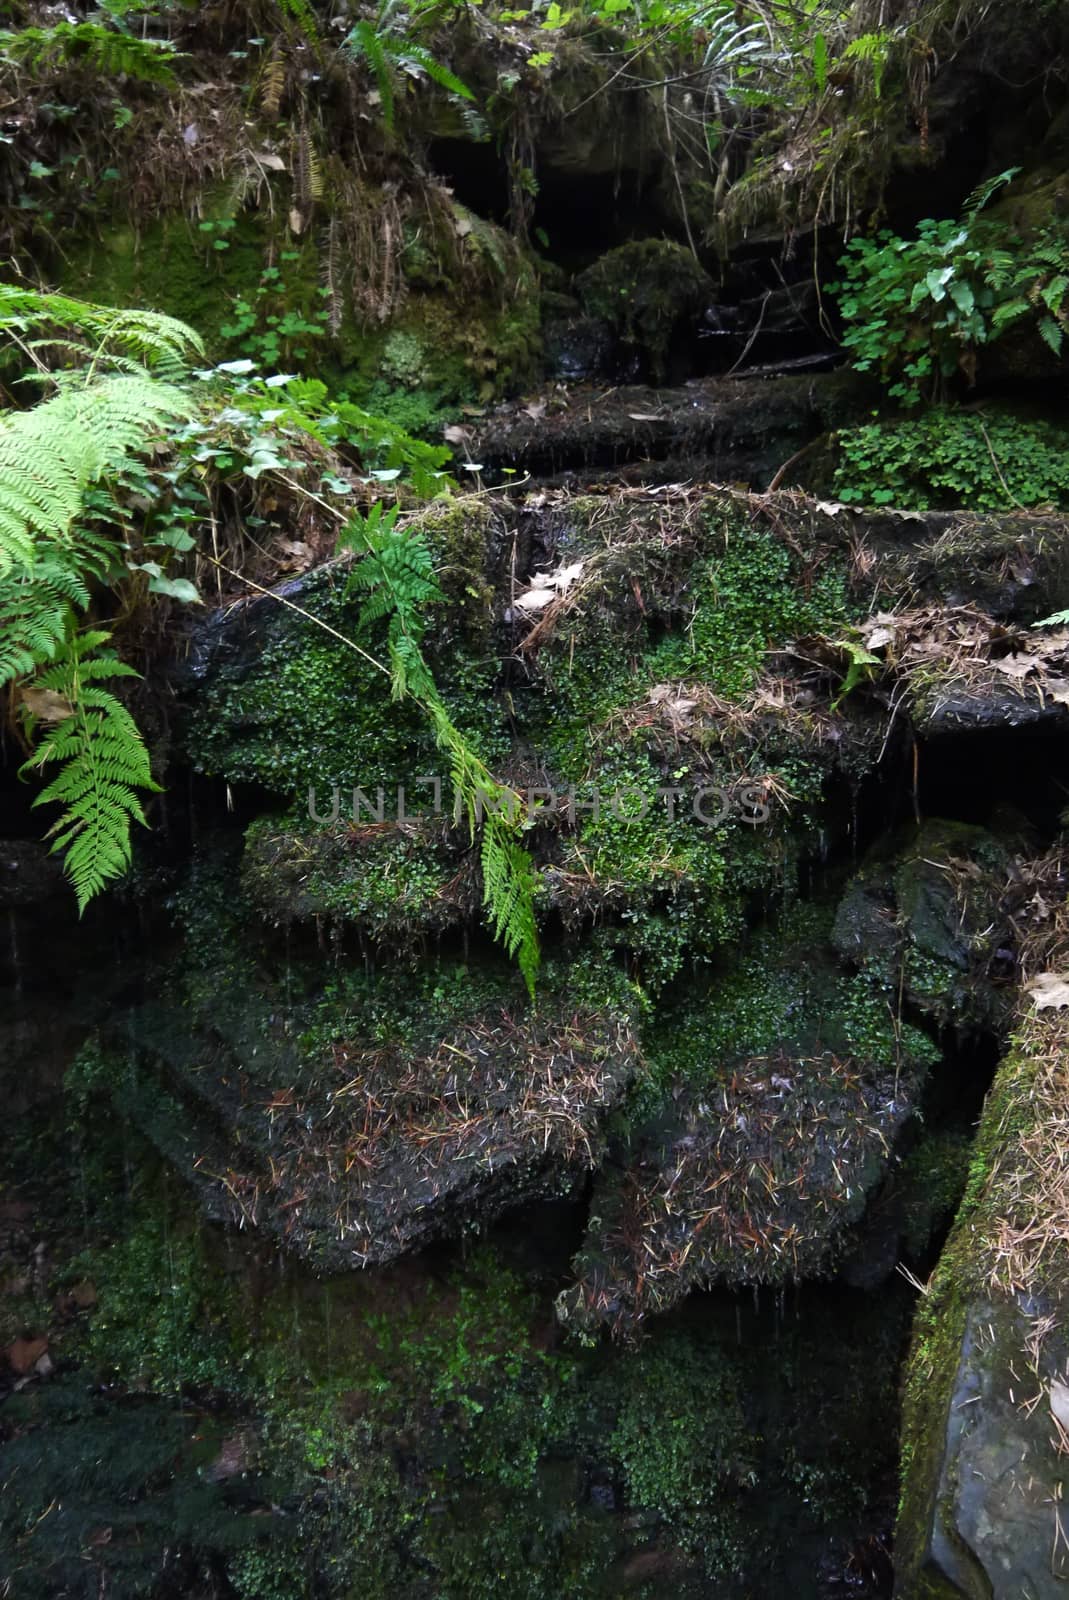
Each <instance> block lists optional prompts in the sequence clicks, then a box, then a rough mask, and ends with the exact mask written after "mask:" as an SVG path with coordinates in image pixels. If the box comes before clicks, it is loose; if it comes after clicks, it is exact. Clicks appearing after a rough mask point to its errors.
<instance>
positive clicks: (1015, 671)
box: [993, 656, 1039, 679]
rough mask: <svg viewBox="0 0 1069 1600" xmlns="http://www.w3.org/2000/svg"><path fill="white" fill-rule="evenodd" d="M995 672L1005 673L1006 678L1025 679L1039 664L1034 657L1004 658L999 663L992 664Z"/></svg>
mask: <svg viewBox="0 0 1069 1600" xmlns="http://www.w3.org/2000/svg"><path fill="white" fill-rule="evenodd" d="M993 664H994V668H995V671H996V672H1002V673H1005V675H1006V677H1007V678H1017V679H1021V678H1027V676H1028V674H1029V673H1030V672H1035V670H1036V668H1037V667H1038V665H1039V663H1038V662H1037V661H1036V659H1035V657H1034V656H1004V657H1003V659H1002V660H1001V661H996V662H994V663H993Z"/></svg>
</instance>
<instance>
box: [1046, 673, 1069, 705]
mask: <svg viewBox="0 0 1069 1600" xmlns="http://www.w3.org/2000/svg"><path fill="white" fill-rule="evenodd" d="M1043 693H1044V694H1045V695H1046V697H1047V699H1048V700H1053V701H1054V702H1055V704H1056V705H1059V706H1069V679H1066V678H1048V680H1047V681H1046V683H1044V685H1043Z"/></svg>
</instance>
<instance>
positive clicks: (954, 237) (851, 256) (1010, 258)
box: [830, 168, 1069, 406]
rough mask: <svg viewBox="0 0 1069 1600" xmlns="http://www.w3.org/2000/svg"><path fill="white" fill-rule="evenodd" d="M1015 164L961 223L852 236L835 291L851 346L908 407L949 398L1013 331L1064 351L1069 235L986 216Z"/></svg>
mask: <svg viewBox="0 0 1069 1600" xmlns="http://www.w3.org/2000/svg"><path fill="white" fill-rule="evenodd" d="M1018 170H1019V169H1017V168H1013V169H1011V170H1010V171H1008V172H1005V173H1002V174H1001V175H1000V177H998V178H995V179H992V180H991V181H990V182H989V183H988V184H986V185H984V187H983V189H982V190H980V191H978V192H977V194H976V195H975V196H974V197H973V199H972V202H971V203H970V205H969V207H968V208H967V210H966V213H965V215H964V216H963V217H962V218H961V219H960V220H958V221H953V220H951V221H940V222H936V221H933V220H931V219H930V218H929V219H926V220H925V221H923V222H921V223H919V224H918V228H917V237H916V238H915V239H903V238H899V237H898V236H896V235H895V234H892V233H890V232H888V231H886V230H885V231H884V232H882V233H880V234H878V235H877V236H876V238H875V239H852V240H851V241H850V243H849V245H848V246H847V252H846V255H845V256H844V257H843V260H842V263H841V265H842V270H843V280H842V282H841V283H837V284H832V285H831V286H830V287H831V289H832V291H833V292H834V293H836V294H837V295H838V297H839V310H840V312H841V313H842V316H843V319H844V321H845V322H846V325H847V326H846V332H845V333H844V335H843V344H844V345H845V346H846V348H847V349H848V350H849V351H850V352H851V353H852V356H853V363H854V366H855V367H856V368H857V370H858V371H859V372H870V371H871V372H876V373H878V374H879V376H880V377H881V378H882V380H883V381H884V383H885V384H886V385H887V391H888V394H889V395H890V396H891V397H892V398H893V399H895V400H897V401H899V402H900V403H901V404H902V405H905V406H915V405H917V404H919V403H920V401H921V400H926V401H929V402H931V401H934V400H938V399H941V398H943V396H944V395H945V391H946V387H947V384H948V382H949V380H951V379H952V378H954V377H961V378H963V379H964V380H965V381H966V382H967V383H970V384H971V383H972V382H973V380H974V378H975V370H976V360H977V354H978V351H979V350H980V348H981V347H982V346H983V345H985V344H990V343H991V342H993V341H994V340H996V339H998V338H999V337H1001V336H1002V335H1003V334H1004V333H1005V332H1006V330H1007V329H1008V328H1012V327H1017V326H1018V324H1020V323H1022V322H1026V323H1031V325H1032V326H1033V327H1034V328H1035V329H1036V331H1037V332H1038V334H1039V336H1040V337H1041V338H1042V339H1043V341H1044V342H1045V343H1046V344H1047V345H1048V346H1049V348H1050V350H1051V351H1052V352H1053V353H1054V354H1055V355H1059V354H1060V352H1061V348H1062V342H1063V338H1064V330H1065V327H1066V324H1067V320H1069V313H1067V311H1066V304H1067V297H1069V232H1067V230H1066V227H1065V225H1064V224H1063V223H1061V222H1054V223H1050V224H1049V225H1048V226H1047V227H1046V228H1044V229H1043V230H1042V231H1040V232H1039V233H1037V234H1036V235H1035V236H1034V237H1032V238H1031V239H1029V240H1027V241H1024V242H1023V243H1022V241H1021V240H1019V239H1017V238H1016V237H1015V236H1014V235H1013V234H1012V233H1011V231H1010V229H1009V228H1008V226H1007V225H1006V224H1005V223H1003V222H998V221H992V220H990V219H988V218H986V217H983V216H981V215H980V210H981V208H982V206H983V205H984V204H985V203H986V201H987V200H988V199H989V198H990V196H991V194H992V193H993V192H994V190H995V189H996V188H997V187H998V186H999V185H1000V184H1003V183H1007V182H1009V181H1010V179H1011V178H1013V177H1014V176H1015V174H1016V172H1017V171H1018Z"/></svg>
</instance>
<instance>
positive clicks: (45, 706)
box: [19, 687, 74, 726]
mask: <svg viewBox="0 0 1069 1600" xmlns="http://www.w3.org/2000/svg"><path fill="white" fill-rule="evenodd" d="M19 704H20V705H21V706H24V707H25V709H26V710H27V711H28V712H29V713H30V716H31V717H36V718H37V720H38V722H44V723H48V724H49V725H53V726H54V725H55V724H56V723H57V722H64V721H65V720H66V719H67V717H69V716H70V714H71V712H72V711H73V710H74V707H73V706H72V705H71V703H70V701H69V700H68V699H67V697H66V695H64V694H57V693H56V691H55V689H36V688H33V687H30V688H27V689H22V690H20V691H19Z"/></svg>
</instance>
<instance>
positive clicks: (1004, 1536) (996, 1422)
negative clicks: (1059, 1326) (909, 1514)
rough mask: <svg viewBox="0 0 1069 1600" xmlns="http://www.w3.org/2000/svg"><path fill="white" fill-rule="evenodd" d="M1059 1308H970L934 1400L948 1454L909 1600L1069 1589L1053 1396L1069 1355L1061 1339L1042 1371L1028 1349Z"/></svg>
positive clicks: (1022, 1304) (909, 1580)
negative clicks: (1027, 1360) (1025, 1353)
mask: <svg viewBox="0 0 1069 1600" xmlns="http://www.w3.org/2000/svg"><path fill="white" fill-rule="evenodd" d="M1051 1309H1052V1308H1051V1307H1050V1306H1048V1305H1043V1304H1041V1303H1039V1302H1037V1301H1034V1300H1029V1299H1026V1298H1024V1297H1021V1296H1019V1297H1017V1298H1016V1299H1014V1300H1012V1301H1005V1300H998V1301H992V1300H988V1299H984V1298H980V1299H978V1300H976V1301H975V1302H974V1303H973V1304H972V1305H970V1307H969V1310H968V1314H967V1317H966V1320H965V1326H964V1330H963V1332H962V1334H961V1338H960V1345H959V1347H958V1348H959V1353H958V1359H957V1363H956V1367H955V1369H954V1372H953V1377H952V1381H951V1384H950V1386H949V1389H948V1390H947V1391H945V1392H941V1393H940V1392H935V1393H933V1394H932V1396H931V1406H932V1412H933V1416H932V1426H933V1428H935V1429H938V1431H939V1434H940V1437H941V1439H942V1455H941V1461H940V1465H939V1469H938V1478H937V1481H936V1483H935V1485H934V1492H933V1494H932V1496H931V1501H930V1506H929V1516H930V1522H929V1523H928V1526H927V1530H926V1534H925V1536H924V1537H923V1538H922V1539H921V1540H920V1543H919V1546H918V1547H914V1548H911V1549H910V1550H909V1551H908V1560H907V1561H905V1562H903V1563H902V1565H901V1566H900V1569H899V1575H898V1581H897V1583H896V1586H895V1595H896V1597H899V1600H921V1597H922V1596H923V1597H924V1600H958V1597H960V1600H1019V1597H1020V1596H1022V1595H1027V1596H1029V1600H1060V1597H1061V1596H1063V1595H1064V1593H1065V1586H1066V1583H1067V1582H1069V1512H1067V1508H1066V1506H1065V1504H1064V1501H1063V1496H1062V1487H1063V1480H1064V1469H1063V1466H1062V1462H1061V1460H1060V1458H1059V1456H1058V1454H1057V1453H1056V1451H1055V1450H1054V1449H1053V1448H1052V1440H1053V1439H1056V1438H1057V1423H1056V1421H1055V1418H1054V1416H1053V1415H1052V1401H1051V1397H1052V1386H1053V1393H1054V1394H1055V1396H1056V1395H1057V1393H1058V1389H1057V1386H1058V1385H1063V1384H1064V1381H1065V1374H1066V1355H1067V1353H1069V1352H1067V1348H1066V1345H1065V1341H1064V1338H1063V1337H1062V1336H1060V1335H1054V1336H1051V1337H1049V1338H1048V1340H1047V1341H1046V1343H1045V1344H1044V1346H1043V1349H1042V1353H1041V1355H1040V1357H1039V1362H1038V1370H1036V1371H1029V1370H1028V1369H1027V1367H1026V1366H1025V1365H1024V1363H1023V1361H1022V1356H1021V1350H1022V1346H1024V1345H1026V1344H1027V1343H1028V1340H1029V1335H1030V1334H1031V1333H1032V1330H1033V1329H1034V1327H1035V1325H1036V1319H1038V1318H1041V1317H1042V1316H1043V1315H1044V1313H1049V1312H1050V1311H1051ZM1067 1397H1069V1396H1067ZM1055 1404H1057V1400H1056V1401H1055ZM904 1553H905V1552H904Z"/></svg>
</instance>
